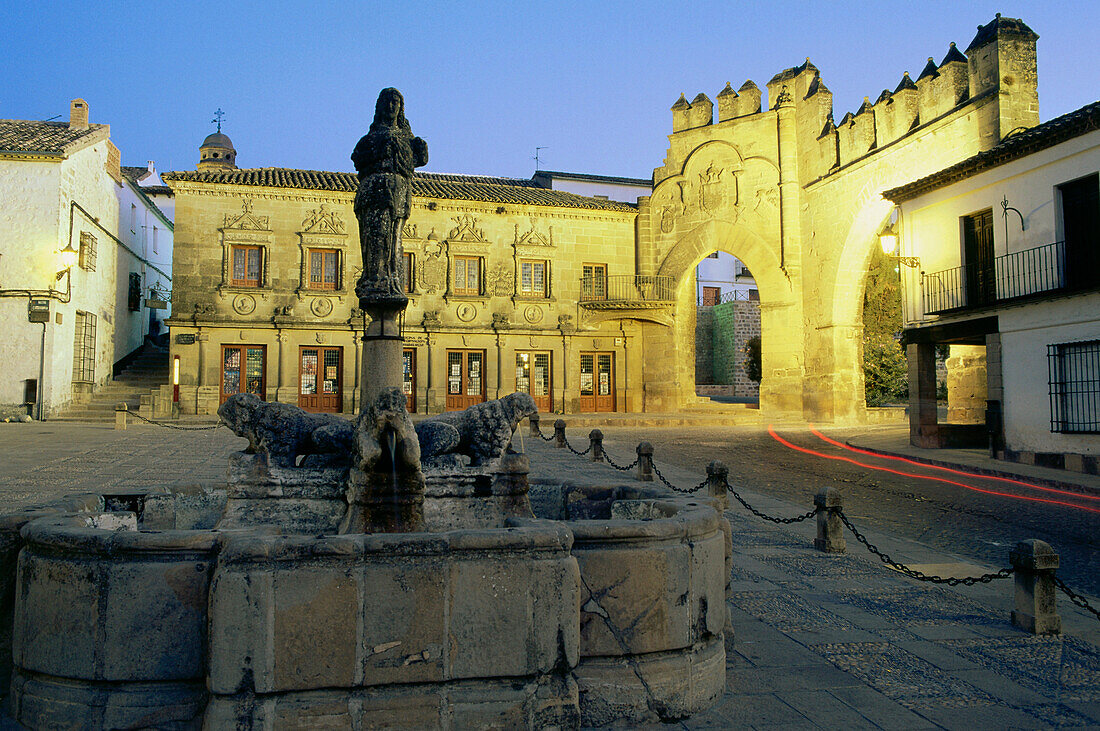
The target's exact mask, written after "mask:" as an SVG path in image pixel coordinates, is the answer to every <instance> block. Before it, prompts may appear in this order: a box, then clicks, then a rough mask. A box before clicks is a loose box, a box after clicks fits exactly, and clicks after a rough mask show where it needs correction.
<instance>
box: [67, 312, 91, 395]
mask: <svg viewBox="0 0 1100 731" xmlns="http://www.w3.org/2000/svg"><path fill="white" fill-rule="evenodd" d="M95 326H96V317H95V315H93V314H92V313H90V312H81V311H79V310H77V312H76V326H75V328H74V330H75V333H74V336H73V380H74V381H84V382H87V383H93V382H95Z"/></svg>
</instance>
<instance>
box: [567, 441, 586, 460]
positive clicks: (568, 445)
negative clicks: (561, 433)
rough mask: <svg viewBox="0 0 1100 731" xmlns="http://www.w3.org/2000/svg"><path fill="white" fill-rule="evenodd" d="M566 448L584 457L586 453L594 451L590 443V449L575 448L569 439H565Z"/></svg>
mask: <svg viewBox="0 0 1100 731" xmlns="http://www.w3.org/2000/svg"><path fill="white" fill-rule="evenodd" d="M565 448H566V449H568V450H569V451H570V452H572V453H573V454H575V455H577V456H578V457H583V456H584V455H586V454H588V453H589V452H591V451H592V445H591V444H589V445H588V449H586V450H584V451H583V452H578V451H577V450H575V449H573V445H572V444H570V443H569V440H568V439H566V440H565Z"/></svg>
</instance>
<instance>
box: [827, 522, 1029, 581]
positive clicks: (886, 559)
mask: <svg viewBox="0 0 1100 731" xmlns="http://www.w3.org/2000/svg"><path fill="white" fill-rule="evenodd" d="M837 515H838V516H839V517H840V520H841V522H843V523H844V526H845V527H846V528H847V529H848V530H850V531H851V532H852V535H853V536H855V537H856V540H857V541H859V542H860V543H862V544H863V545H864V547H866V549H867V550H868V551H870V552H871V553H873V554H875V555H876V556H878V557H879V560H880V561H882V562H883V563H884V564H886V565H887V566H889V567H890V568H892V569H894V570H895V571H900V572H901V573H903V574H905V575H906V576H908V577H910V578H913V579H916V580H917V581H930V582H932V583H933V584H947V585H948V586H959V585H960V584H961V585H962V586H974V584H988V583H989V582H991V581H993V580H994V579H1007V578H1008V577H1010V576H1012V574H1013V572H1014V571H1015V569H1012V568H1007V569H1001V570H1000V571H998V572H996V573H993V574H982V575H981V576H964V577H962V578H957V577H954V576H931V575H929V574H925V573H922V572H920V571H917V570H916V569H911V568H909V567H908V566H906V565H905V564H901V563H898V562H897V561H895V560H894V559H892V558H890V556H888V555H887V554H885V553H883V552H882V551H880V550H878V547H877V546H875V544H873V543H871V542H870V541H869V540H867V537H866V536H865V535H863V534H862V533H860V532H859V530H858V529H857V528H856V527H855V526H854V525H852V521H850V520H848V516H847V515H845V514H844V511H843V510H838V511H837Z"/></svg>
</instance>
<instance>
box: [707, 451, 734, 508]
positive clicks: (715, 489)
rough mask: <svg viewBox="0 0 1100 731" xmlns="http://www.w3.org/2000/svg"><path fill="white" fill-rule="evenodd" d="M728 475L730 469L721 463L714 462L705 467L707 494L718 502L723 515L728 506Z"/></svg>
mask: <svg viewBox="0 0 1100 731" xmlns="http://www.w3.org/2000/svg"><path fill="white" fill-rule="evenodd" d="M729 474H730V468H729V467H726V465H725V463H723V462H719V461H718V460H715V461H713V462H711V463H710V464H708V465H707V494H709V495H710V496H711V497H712V498H714V499H715V500H717V501H718V505H719V508H720V510H721V511H722V512H723V513H724V512H726V510H727V509H729V506H730V498H729Z"/></svg>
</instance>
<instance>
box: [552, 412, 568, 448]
mask: <svg viewBox="0 0 1100 731" xmlns="http://www.w3.org/2000/svg"><path fill="white" fill-rule="evenodd" d="M554 446H555V447H557V448H558V449H565V419H558V420H557V421H555V422H554Z"/></svg>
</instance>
